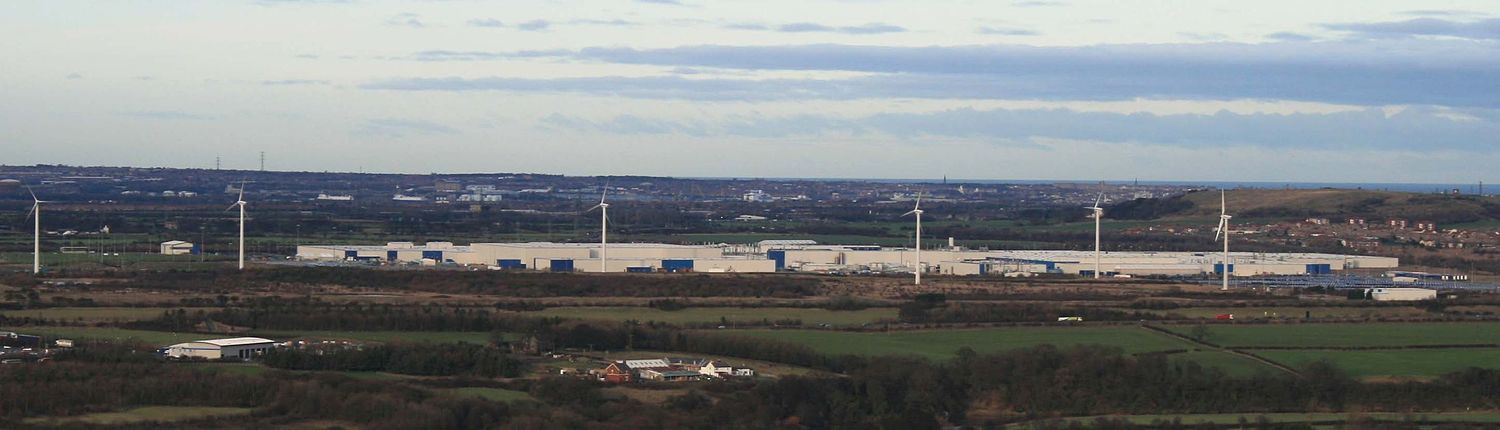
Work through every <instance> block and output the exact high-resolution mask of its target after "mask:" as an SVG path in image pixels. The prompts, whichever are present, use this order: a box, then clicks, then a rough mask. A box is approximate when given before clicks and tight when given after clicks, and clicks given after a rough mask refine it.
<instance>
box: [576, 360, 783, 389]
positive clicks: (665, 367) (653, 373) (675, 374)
mask: <svg viewBox="0 0 1500 430" xmlns="http://www.w3.org/2000/svg"><path fill="white" fill-rule="evenodd" d="M589 373H590V374H592V375H593V376H594V377H596V378H598V379H599V380H600V381H604V382H610V383H615V384H625V383H631V382H639V381H663V382H685V381H701V380H705V379H715V378H718V379H723V378H736V377H739V378H749V377H753V376H755V369H751V368H748V367H734V366H732V365H730V364H729V363H726V362H723V361H719V360H707V359H701V358H682V357H668V358H655V359H646V360H616V361H613V362H611V363H609V364H608V365H606V366H604V367H603V368H601V369H595V370H594V371H591V372H589Z"/></svg>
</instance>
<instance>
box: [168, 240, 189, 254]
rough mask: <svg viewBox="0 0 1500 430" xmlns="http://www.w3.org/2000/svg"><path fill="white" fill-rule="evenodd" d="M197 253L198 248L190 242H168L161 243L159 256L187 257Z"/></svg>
mask: <svg viewBox="0 0 1500 430" xmlns="http://www.w3.org/2000/svg"><path fill="white" fill-rule="evenodd" d="M197 253H198V247H196V246H193V244H192V242H183V241H180V240H169V241H166V242H162V243H161V255H189V254H197Z"/></svg>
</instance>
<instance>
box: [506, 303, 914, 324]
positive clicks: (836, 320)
mask: <svg viewBox="0 0 1500 430" xmlns="http://www.w3.org/2000/svg"><path fill="white" fill-rule="evenodd" d="M528 313H531V314H538V315H545V316H552V317H564V318H581V319H591V320H610V321H625V320H636V321H640V322H646V321H659V322H667V323H674V324H684V323H718V322H720V321H728V322H729V323H730V324H731V325H732V324H733V323H736V322H761V321H771V322H775V321H778V320H801V321H802V324H804V325H819V324H829V325H833V326H858V325H863V324H871V323H875V322H878V321H880V320H882V319H892V320H894V319H896V309H894V308H870V309H864V310H857V311H830V310H827V309H818V308H703V307H696V308H687V309H683V310H676V311H664V310H660V309H654V308H644V307H624V306H622V307H557V308H547V309H546V310H542V311H537V312H528Z"/></svg>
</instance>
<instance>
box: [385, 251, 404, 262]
mask: <svg viewBox="0 0 1500 430" xmlns="http://www.w3.org/2000/svg"><path fill="white" fill-rule="evenodd" d="M400 255H401V254H400V253H398V252H396V251H386V252H385V261H396V260H397V259H399V258H401V257H400Z"/></svg>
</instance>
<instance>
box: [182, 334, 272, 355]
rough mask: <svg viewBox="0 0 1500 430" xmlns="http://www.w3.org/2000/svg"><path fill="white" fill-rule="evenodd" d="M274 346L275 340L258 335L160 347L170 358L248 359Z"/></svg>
mask: <svg viewBox="0 0 1500 430" xmlns="http://www.w3.org/2000/svg"><path fill="white" fill-rule="evenodd" d="M274 347H276V341H274V340H270V339H262V338H258V337H236V338H230V339H209V340H196V341H192V342H183V343H179V344H176V345H172V346H168V347H166V348H162V353H163V354H165V355H166V356H168V357H171V358H201V359H205V360H221V359H226V358H227V359H240V360H248V359H250V358H253V357H256V356H259V355H262V354H265V353H266V352H267V351H270V350H271V348H274Z"/></svg>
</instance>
